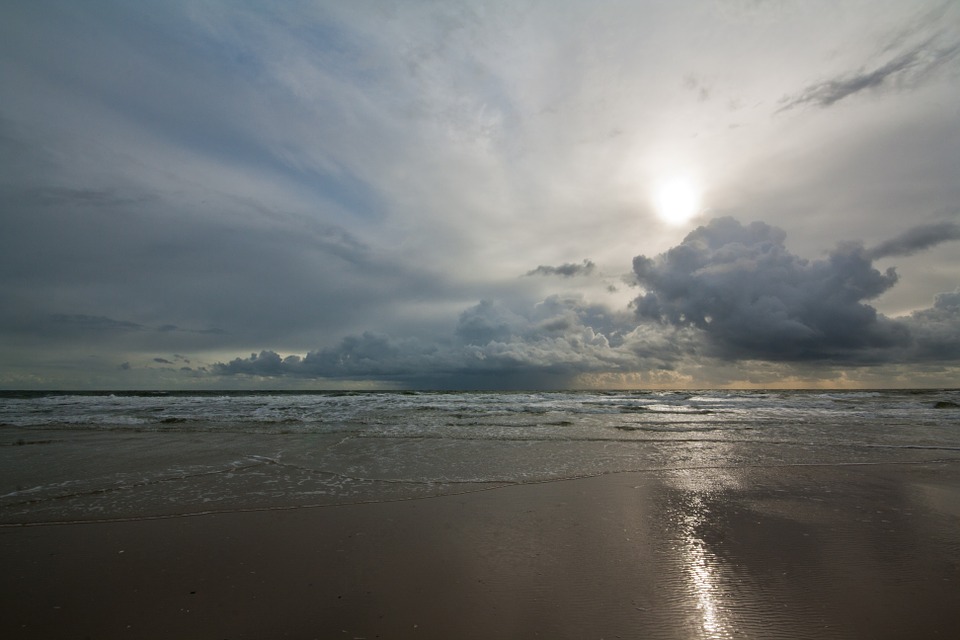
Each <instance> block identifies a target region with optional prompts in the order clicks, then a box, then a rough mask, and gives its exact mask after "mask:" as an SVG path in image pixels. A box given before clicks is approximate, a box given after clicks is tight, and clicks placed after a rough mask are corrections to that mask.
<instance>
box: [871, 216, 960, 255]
mask: <svg viewBox="0 0 960 640" xmlns="http://www.w3.org/2000/svg"><path fill="white" fill-rule="evenodd" d="M951 240H960V225H958V224H956V223H954V222H940V223H937V224H926V225H920V226H917V227H913V228H912V229H908V230H907V231H905V232H903V233H901V234H900V235H899V236H897V237H896V238H891V239H890V240H887V241H886V242H881V243H880V244H878V245H877V246H875V247H873V248H872V249H870V250H868V251H867V255H868V256H869V257H871V258H873V259H874V260H876V259H878V258H886V257H890V256H910V255H913V254H915V253H918V252H920V251H924V250H926V249H929V248H931V247H934V246H936V245H938V244H941V243H943V242H949V241H951Z"/></svg>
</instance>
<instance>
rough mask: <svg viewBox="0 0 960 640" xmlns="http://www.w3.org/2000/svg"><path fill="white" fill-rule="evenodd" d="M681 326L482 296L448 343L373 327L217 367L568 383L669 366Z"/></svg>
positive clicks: (451, 384)
mask: <svg viewBox="0 0 960 640" xmlns="http://www.w3.org/2000/svg"><path fill="white" fill-rule="evenodd" d="M690 338H691V335H690V332H689V331H688V330H686V329H683V328H664V327H656V326H653V325H647V326H639V327H638V326H637V325H636V322H635V321H633V320H632V318H631V317H630V314H629V313H625V312H614V311H612V310H610V309H608V308H606V307H604V306H602V305H594V304H588V303H586V302H584V301H583V300H582V299H580V298H578V297H560V296H552V297H550V298H548V299H546V300H544V301H542V302H540V303H539V304H536V305H533V306H532V307H528V308H526V309H522V310H511V309H508V308H507V307H505V306H504V305H502V304H500V303H496V302H493V301H481V302H480V303H478V304H476V305H474V306H472V307H470V308H468V309H466V310H465V311H464V312H463V313H462V314H461V315H460V318H459V321H458V323H457V325H456V327H455V329H454V331H453V333H452V335H450V336H448V337H447V339H445V340H444V339H438V340H434V341H431V342H425V341H422V340H418V339H414V338H395V337H391V336H387V335H383V334H375V333H371V332H365V333H363V334H361V335H355V336H348V337H346V338H344V339H343V340H342V341H341V342H340V344H338V345H336V346H334V347H331V348H326V349H320V350H316V351H311V352H309V353H307V354H306V355H305V356H303V357H300V356H297V355H291V356H287V357H282V356H281V355H280V354H278V353H276V352H274V351H270V350H265V351H261V352H260V353H254V354H251V355H250V356H249V357H248V358H237V359H234V360H232V361H230V362H227V363H218V364H216V365H214V367H213V369H212V373H213V374H215V375H220V376H235V375H247V376H268V377H281V376H294V377H310V378H339V379H343V378H347V379H376V380H392V381H396V382H400V383H403V384H405V385H408V386H417V387H431V388H569V387H570V386H571V385H573V384H576V380H577V379H578V377H579V376H581V375H583V374H587V373H596V372H611V371H613V372H632V371H635V370H636V369H637V368H638V367H639V368H643V369H646V370H652V371H669V370H670V369H671V368H672V366H673V362H674V361H676V360H677V359H678V358H680V357H682V356H683V355H684V354H685V353H688V352H689V351H690V349H691V347H692V345H691V344H690Z"/></svg>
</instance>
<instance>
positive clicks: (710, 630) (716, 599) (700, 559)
mask: <svg viewBox="0 0 960 640" xmlns="http://www.w3.org/2000/svg"><path fill="white" fill-rule="evenodd" d="M673 484H674V485H675V486H676V487H677V488H678V489H680V490H681V491H682V492H683V496H684V497H683V499H681V500H680V501H679V504H678V505H677V513H676V515H675V518H676V522H677V524H678V534H679V540H678V541H679V543H680V544H679V545H678V549H677V550H678V551H679V553H680V554H681V558H680V561H681V562H682V565H683V568H684V571H685V573H686V580H687V582H688V587H687V588H688V590H689V591H688V592H689V593H690V594H691V595H692V596H693V602H694V604H695V606H696V612H697V618H698V619H697V621H696V624H697V626H699V627H700V628H701V629H702V631H703V636H702V637H704V638H711V639H717V640H722V639H724V638H732V637H734V636H735V635H736V631H737V630H736V628H735V626H734V624H733V621H732V619H731V616H730V611H729V609H728V608H727V606H726V605H725V604H724V600H725V598H724V597H723V596H724V593H725V589H726V587H725V585H724V584H723V575H724V573H725V571H724V567H723V566H722V563H723V560H722V559H720V558H718V557H717V556H716V555H715V554H714V553H713V552H712V551H711V550H710V548H709V546H708V544H707V542H706V541H705V540H704V539H703V538H702V537H701V532H702V531H703V530H704V529H705V528H708V526H709V525H710V522H709V520H708V519H709V518H710V517H711V514H710V509H709V507H708V503H709V496H710V494H712V493H714V492H716V491H722V490H724V489H731V488H734V487H737V486H738V485H739V480H738V479H737V478H736V477H735V476H728V475H727V474H725V473H723V472H722V471H720V472H718V471H717V470H712V473H711V474H710V475H709V478H708V477H706V476H704V475H701V474H699V473H697V472H693V473H690V472H687V473H684V474H682V475H680V476H677V477H675V478H674V482H673Z"/></svg>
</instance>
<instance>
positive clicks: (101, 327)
mask: <svg viewBox="0 0 960 640" xmlns="http://www.w3.org/2000/svg"><path fill="white" fill-rule="evenodd" d="M50 322H52V323H53V324H55V325H60V326H63V327H68V328H70V329H78V330H83V331H105V332H127V331H144V330H146V329H147V327H145V326H143V325H142V324H137V323H136V322H130V321H129V320H114V319H113V318H107V317H105V316H88V315H84V314H80V313H75V314H63V313H55V314H53V315H51V316H50Z"/></svg>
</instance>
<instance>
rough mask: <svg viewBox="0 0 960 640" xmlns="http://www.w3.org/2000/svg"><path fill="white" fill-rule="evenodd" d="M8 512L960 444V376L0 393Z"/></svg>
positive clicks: (348, 496) (112, 512)
mask: <svg viewBox="0 0 960 640" xmlns="http://www.w3.org/2000/svg"><path fill="white" fill-rule="evenodd" d="M0 457H2V458H0V525H3V526H10V525H20V524H31V523H51V522H79V521H98V520H125V519H138V518H155V517H172V516H181V515H190V514H199V513H211V512H220V511H236V510H257V509H290V508H300V507H309V506H324V505H335V504H348V503H362V502H377V501H386V500H405V499H416V498H422V497H429V496H437V495H445V494H452V493H464V492H471V491H480V490H487V489H492V488H497V487H502V486H508V485H513V484H521V483H533V482H547V481H554V480H563V479H568V478H579V477H586V476H594V475H601V474H609V473H619V472H628V471H634V472H643V473H662V472H666V471H670V470H678V469H700V468H703V469H722V468H742V467H776V466H794V465H852V464H876V463H906V464H909V463H919V462H930V461H941V460H953V459H960V391H958V390H922V391H915V390H899V391H886V390H885V391H830V392H821V391H696V392H690V391H683V392H659V391H657V392H626V391H614V392H597V391H578V392H544V393H480V392H470V393H446V392H444V393H441V392H436V393H432V392H347V393H344V392H312V393H303V392H295V393H294V392H239V391H238V392H212V391H211V392H113V393H110V392H90V393H75V392H0Z"/></svg>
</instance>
